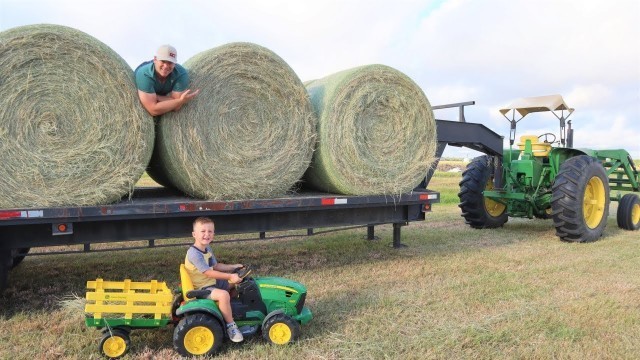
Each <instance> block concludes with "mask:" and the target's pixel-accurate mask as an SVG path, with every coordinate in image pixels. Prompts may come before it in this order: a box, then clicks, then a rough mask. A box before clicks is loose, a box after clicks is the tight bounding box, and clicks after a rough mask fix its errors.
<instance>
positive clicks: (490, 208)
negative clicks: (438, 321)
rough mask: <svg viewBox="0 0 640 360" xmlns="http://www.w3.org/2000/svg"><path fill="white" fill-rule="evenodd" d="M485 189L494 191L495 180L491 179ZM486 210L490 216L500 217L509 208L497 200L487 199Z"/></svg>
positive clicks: (485, 199) (485, 202)
mask: <svg viewBox="0 0 640 360" xmlns="http://www.w3.org/2000/svg"><path fill="white" fill-rule="evenodd" d="M484 189H485V190H493V179H491V178H489V181H487V186H486V187H485V188H484ZM484 208H485V209H486V210H487V213H489V215H491V216H493V217H498V216H500V215H502V214H503V213H504V211H505V209H506V208H507V207H506V206H505V205H504V204H502V203H499V202H497V201H495V200H492V199H489V198H488V197H485V198H484Z"/></svg>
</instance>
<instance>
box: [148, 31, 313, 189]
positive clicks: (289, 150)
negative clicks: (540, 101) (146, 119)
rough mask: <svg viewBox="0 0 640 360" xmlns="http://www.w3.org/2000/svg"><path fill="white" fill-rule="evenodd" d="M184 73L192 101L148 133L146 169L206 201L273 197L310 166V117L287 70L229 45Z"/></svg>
mask: <svg viewBox="0 0 640 360" xmlns="http://www.w3.org/2000/svg"><path fill="white" fill-rule="evenodd" d="M184 66H185V67H186V68H187V69H188V71H189V77H190V78H191V86H190V88H191V89H200V94H199V95H198V96H196V97H195V98H194V99H193V100H192V101H191V102H189V103H188V104H187V105H185V106H184V107H183V108H182V109H180V110H179V111H175V112H172V113H168V114H165V115H163V116H162V118H161V119H160V123H159V125H158V126H157V128H156V131H157V138H156V146H157V149H156V153H155V154H154V159H153V160H152V162H153V166H155V168H156V170H157V169H162V171H163V175H164V178H165V179H168V180H170V182H171V183H172V185H173V186H175V187H176V188H178V189H180V190H182V191H183V192H185V193H187V194H189V195H191V196H195V197H199V198H206V199H225V200H231V199H251V198H272V197H275V196H281V195H283V194H285V193H286V192H287V190H289V189H290V188H291V187H292V186H293V185H295V184H296V182H297V181H299V180H300V178H301V177H302V175H303V174H304V171H305V170H306V168H307V166H308V165H309V162H310V160H311V155H312V153H313V146H314V142H315V126H316V125H315V117H314V116H313V112H312V110H311V104H310V102H309V99H308V96H307V93H306V91H305V88H304V86H303V85H302V82H301V81H300V79H299V78H298V77H297V75H296V74H295V73H294V71H293V70H292V69H291V68H290V67H289V66H288V65H287V64H286V63H285V62H284V60H282V59H281V58H280V57H279V56H277V55H276V54H274V53H273V52H271V51H270V50H268V49H266V48H264V47H261V46H258V45H255V44H249V43H231V44H226V45H223V46H220V47H217V48H214V49H211V50H208V51H204V52H202V53H199V54H197V55H196V56H194V57H192V58H191V59H189V60H188V61H186V62H185V64H184Z"/></svg>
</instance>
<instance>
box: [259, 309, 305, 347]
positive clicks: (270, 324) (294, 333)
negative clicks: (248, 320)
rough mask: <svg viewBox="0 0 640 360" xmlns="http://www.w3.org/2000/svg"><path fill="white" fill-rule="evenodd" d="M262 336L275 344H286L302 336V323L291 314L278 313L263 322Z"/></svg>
mask: <svg viewBox="0 0 640 360" xmlns="http://www.w3.org/2000/svg"><path fill="white" fill-rule="evenodd" d="M262 336H263V337H264V339H265V340H267V341H269V342H271V343H273V344H276V345H286V344H289V343H291V342H293V341H295V340H296V339H297V338H298V337H299V336H300V324H299V323H298V322H297V321H296V320H294V319H292V318H291V317H290V316H287V315H285V314H278V315H275V316H273V317H271V318H269V319H268V320H267V321H265V323H264V324H262Z"/></svg>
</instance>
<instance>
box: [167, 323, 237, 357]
mask: <svg viewBox="0 0 640 360" xmlns="http://www.w3.org/2000/svg"><path fill="white" fill-rule="evenodd" d="M223 340H224V333H223V332H222V325H221V324H220V322H218V320H217V319H215V318H213V317H212V316H209V315H206V314H194V315H187V316H186V317H184V318H183V319H182V320H180V322H179V323H178V326H176V328H175V330H174V332H173V347H174V348H175V349H176V351H177V352H178V353H179V354H180V355H182V356H186V357H188V356H194V355H213V354H215V353H217V352H218V351H219V350H220V346H222V341H223Z"/></svg>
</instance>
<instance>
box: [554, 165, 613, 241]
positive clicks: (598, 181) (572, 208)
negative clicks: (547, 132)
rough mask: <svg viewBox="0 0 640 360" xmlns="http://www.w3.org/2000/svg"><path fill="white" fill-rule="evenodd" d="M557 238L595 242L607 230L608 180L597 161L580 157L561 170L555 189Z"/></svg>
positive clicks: (555, 182)
mask: <svg viewBox="0 0 640 360" xmlns="http://www.w3.org/2000/svg"><path fill="white" fill-rule="evenodd" d="M552 194H553V196H552V198H551V208H552V210H553V225H554V226H555V228H556V235H558V236H559V237H560V239H562V240H564V241H571V242H590V241H596V240H598V239H599V238H600V237H601V236H602V233H603V232H604V228H605V227H606V226H607V216H608V215H609V180H608V178H607V174H606V172H605V170H604V167H602V165H601V164H600V163H599V162H598V160H596V159H595V158H593V157H591V156H587V155H579V156H575V157H572V158H570V159H568V160H567V161H565V162H564V163H563V164H562V165H561V166H560V171H559V172H558V175H557V176H556V179H555V181H554V183H553V188H552Z"/></svg>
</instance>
